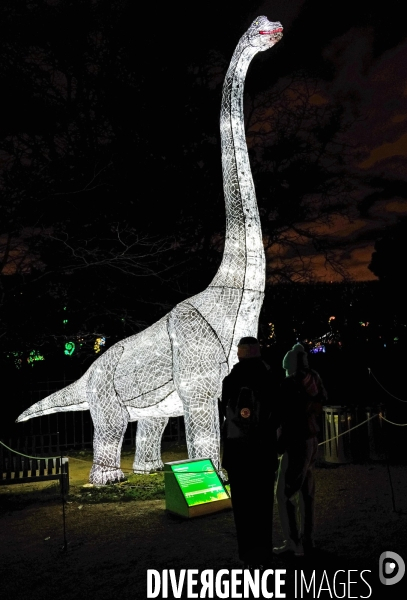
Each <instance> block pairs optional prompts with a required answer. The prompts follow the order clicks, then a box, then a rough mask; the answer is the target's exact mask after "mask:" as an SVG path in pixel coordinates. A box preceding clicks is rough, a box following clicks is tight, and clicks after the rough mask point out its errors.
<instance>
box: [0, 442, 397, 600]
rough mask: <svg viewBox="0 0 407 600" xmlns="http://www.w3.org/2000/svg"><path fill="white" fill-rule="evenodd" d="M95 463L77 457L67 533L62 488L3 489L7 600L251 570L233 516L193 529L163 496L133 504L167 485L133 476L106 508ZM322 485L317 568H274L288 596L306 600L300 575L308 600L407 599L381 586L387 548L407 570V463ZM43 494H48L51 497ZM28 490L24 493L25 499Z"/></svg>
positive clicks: (355, 470)
mask: <svg viewBox="0 0 407 600" xmlns="http://www.w3.org/2000/svg"><path fill="white" fill-rule="evenodd" d="M182 458H186V452H185V448H183V447H181V448H172V449H170V450H169V451H167V452H165V453H164V456H163V459H164V462H165V461H172V460H180V459H182ZM90 461H91V457H90V456H88V455H86V454H82V455H78V454H76V455H75V456H72V457H71V458H70V494H69V497H68V498H67V503H66V504H65V534H64V521H63V504H62V501H61V498H60V496H59V495H58V493H57V491H58V490H57V487H56V486H55V485H54V484H52V485H51V486H50V484H49V483H42V484H37V486H35V487H36V489H34V487H33V486H32V485H31V484H23V485H21V484H20V485H18V486H10V487H8V488H5V487H3V488H0V500H1V501H2V509H1V511H0V539H1V542H2V543H1V545H0V564H1V567H2V569H1V570H2V576H1V579H0V598H1V599H2V600H11V599H14V598H17V599H18V600H25V599H26V598H27V599H28V598H29V599H30V600H37V599H38V600H39V599H45V600H47V599H48V598H58V599H59V600H79V599H80V600H83V599H85V600H92V599H93V598H95V599H96V598H97V599H98V600H105V599H106V600H108V599H111V598H116V596H117V597H120V599H124V600H126V599H127V598H128V599H132V600H135V599H144V598H147V592H146V581H147V570H148V569H156V570H158V571H162V570H163V569H176V570H177V573H178V572H179V569H187V568H190V569H192V568H195V569H199V570H200V571H202V570H203V569H215V570H218V569H222V568H224V569H239V568H241V567H242V564H241V563H240V561H239V559H238V558H237V551H236V537H235V530H234V523H233V514H232V512H231V511H230V510H228V511H223V512H218V513H213V514H211V515H206V516H203V517H198V518H193V519H188V520H186V519H183V518H181V517H177V516H173V515H171V514H169V513H167V512H166V509H165V500H164V499H163V498H162V493H161V497H160V498H159V499H155V500H132V499H130V498H129V496H128V494H129V490H130V491H131V490H135V489H136V487H137V486H141V487H142V488H144V490H145V497H148V492H149V489H150V491H151V490H152V491H153V493H154V489H156V487H157V486H156V480H154V477H155V476H144V477H142V478H137V477H136V476H133V477H131V478H130V484H125V485H124V486H123V485H122V486H116V487H114V486H111V490H110V491H109V494H108V495H106V501H101V497H98V496H97V494H98V491H97V490H95V488H93V489H92V488H89V487H83V486H84V485H86V483H87V477H88V473H89V469H90ZM131 464H132V456H131V455H130V454H129V453H125V454H124V455H123V462H122V467H123V470H124V471H125V472H130V471H131ZM265 476H269V474H266V473H265ZM148 477H151V479H148ZM157 477H160V475H159V476H157ZM315 477H316V484H317V499H316V504H317V511H316V512H317V519H316V544H317V549H316V552H315V554H314V556H313V557H310V558H309V559H301V558H297V559H294V558H291V559H290V558H284V557H279V558H278V559H277V560H276V561H275V563H274V566H273V568H274V569H286V574H285V575H284V577H286V585H285V587H284V588H282V589H283V591H284V589H285V590H286V591H287V592H288V593H287V595H286V597H287V598H294V597H301V596H300V592H299V591H297V594H298V595H297V596H295V595H293V594H294V591H293V590H294V588H293V585H294V578H295V571H296V572H297V573H300V571H301V572H304V574H307V573H308V574H309V577H311V573H312V570H313V569H315V570H316V579H315V582H316V591H315V592H313V594H314V596H313V595H310V596H307V595H306V594H305V592H304V595H305V596H304V597H320V598H332V597H333V598H335V597H341V596H342V597H352V596H353V597H371V598H379V596H380V597H381V596H382V594H383V589H385V592H386V594H385V595H386V598H390V597H393V596H392V594H394V597H400V595H401V591H402V586H403V584H404V583H405V581H406V579H407V575H406V577H405V578H404V581H401V582H400V583H398V584H396V585H394V586H386V588H384V586H383V585H382V584H380V583H379V581H378V569H379V557H380V554H381V553H382V552H384V551H389V550H390V551H393V552H397V553H398V554H399V555H400V556H401V557H403V558H404V561H405V562H407V493H406V492H407V466H406V465H404V464H399V465H395V464H392V465H389V466H387V465H386V463H381V462H380V463H372V462H371V463H365V464H344V465H324V464H322V463H321V464H319V466H318V467H317V468H316V469H315ZM149 482H150V483H149ZM126 486H127V490H126V492H124V491H123V490H124V489H125V488H126ZM41 487H42V488H46V489H45V490H42V491H41V492H39V491H38V488H41ZM158 487H159V486H158ZM16 488H18V489H19V490H21V491H19V492H18V494H19V497H18V496H16ZM27 488H28V491H27ZM253 490H254V493H256V494H258V506H259V510H264V511H266V510H272V509H273V508H274V521H275V529H274V545H278V544H279V543H281V541H282V539H281V530H280V527H279V523H278V517H277V511H276V507H275V506H274V507H273V506H272V505H271V503H270V500H269V499H268V498H263V497H262V495H261V482H253ZM23 492H24V493H23ZM125 493H126V494H127V496H124V494H125ZM158 495H159V496H160V494H158ZM102 500H103V498H102ZM248 518H250V516H249V515H248ZM65 541H66V546H65V548H64V545H65ZM324 570H325V571H326V573H327V577H328V579H327V580H325V583H324V584H322V581H321V582H319V579H318V578H321V577H322V575H323V571H324ZM339 570H343V571H345V574H343V573H342V572H341V573H340V574H339V575H340V576H341V577H342V576H343V577H345V576H346V577H349V579H350V580H351V581H354V580H356V581H357V582H358V584H354V585H353V584H352V585H351V586H350V587H349V584H346V585H347V586H348V588H347V590H346V595H345V596H344V590H345V588H344V587H343V586H342V587H340V586H339V584H338V581H339V580H340V577H339V575H337V579H336V581H337V583H336V588H335V590H334V589H333V576H334V574H335V573H336V572H338V571H339ZM362 570H367V571H366V572H365V577H366V580H367V582H368V584H369V585H367V584H365V583H363V580H361V578H360V572H361V571H362ZM369 571H371V572H369ZM298 576H299V575H298ZM305 577H307V575H305ZM307 581H308V580H307ZM343 581H345V579H343ZM327 582H328V583H327ZM327 585H328V587H329V588H331V589H330V591H329V590H328V588H327ZM320 586H322V587H321V590H320V591H318V590H319V587H320ZM355 592H356V593H355ZM158 597H162V596H161V595H160V596H158ZM168 597H170V598H171V597H173V596H172V595H171V594H169V596H168ZM182 597H187V596H182ZM215 597H216V596H215ZM224 597H231V596H229V595H226V596H224Z"/></svg>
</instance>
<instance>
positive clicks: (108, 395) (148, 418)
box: [18, 17, 282, 485]
mask: <svg viewBox="0 0 407 600" xmlns="http://www.w3.org/2000/svg"><path fill="white" fill-rule="evenodd" d="M281 37H282V27H281V24H280V23H272V22H270V21H268V19H267V18H266V17H258V18H257V19H256V20H255V21H254V22H253V23H252V25H251V26H250V27H249V29H248V30H247V32H246V33H245V34H244V35H243V36H242V37H241V39H240V41H239V43H238V45H237V47H236V50H235V52H234V54H233V56H232V59H231V62H230V65H229V69H228V71H227V73H226V77H225V82H224V85H223V92H222V104H221V114H220V133H221V153H222V173H223V188H224V196H225V207H226V235H225V245H224V253H223V258H222V262H221V264H220V267H219V269H218V271H217V273H216V275H215V277H214V279H213V280H212V282H211V283H210V284H209V286H208V287H207V288H206V289H205V290H204V291H202V292H201V293H199V294H197V295H196V296H193V297H192V298H189V299H187V300H185V301H183V302H181V303H179V304H178V305H177V306H175V307H174V308H173V309H172V310H171V311H170V312H169V313H168V314H167V315H165V316H164V317H163V318H162V319H160V320H159V321H158V322H156V323H154V324H153V325H151V326H150V327H148V328H147V329H145V330H144V331H142V332H140V333H138V334H136V335H134V336H131V337H129V338H127V339H125V340H122V341H120V342H117V343H116V344H114V345H113V346H111V347H110V348H108V349H107V350H106V351H105V352H103V353H101V355H100V356H99V357H98V358H97V360H96V361H95V362H94V363H93V364H92V365H91V366H90V368H89V369H88V371H87V372H86V373H85V374H84V375H83V376H82V377H81V379H79V380H78V381H77V382H75V383H73V384H71V385H70V386H68V387H66V388H64V389H62V390H60V391H59V392H56V393H55V394H52V395H51V396H48V397H47V398H45V399H44V400H41V401H40V402H38V403H37V404H35V405H33V406H32V407H31V408H29V409H28V410H26V411H25V412H24V413H22V414H21V415H20V416H19V418H18V421H24V420H26V419H29V418H31V417H33V416H37V415H41V414H50V413H52V412H60V411H69V410H85V409H86V408H89V409H90V411H91V416H92V420H93V425H94V443H93V447H94V460H93V466H92V469H91V473H90V481H91V483H94V484H96V485H103V484H106V483H108V482H112V481H118V480H120V479H121V478H122V477H123V472H122V471H121V469H120V451H121V444H122V440H123V435H124V432H125V430H126V427H127V423H128V422H129V421H135V420H138V424H137V434H136V454H135V459H134V463H133V470H134V471H135V472H145V471H151V470H154V469H157V468H162V465H163V463H162V461H161V453H160V443H161V435H162V432H163V430H164V427H165V425H166V423H167V422H168V417H174V416H178V415H182V414H184V420H185V434H186V441H187V447H188V455H189V458H191V459H193V458H202V457H205V458H211V459H212V462H213V464H214V465H215V467H219V464H220V457H219V449H220V438H219V421H218V397H219V396H220V393H221V386H222V381H223V378H224V377H225V376H226V375H227V374H228V372H229V371H230V369H231V368H232V367H233V365H234V364H235V363H236V361H237V344H238V342H239V340H240V338H242V337H244V336H257V330H258V320H259V314H260V309H261V306H262V303H263V296H264V288H265V254H264V246H263V238H262V232H261V225H260V218H259V213H258V208H257V201H256V195H255V190H254V183H253V179H252V175H251V171H250V163H249V157H248V152H247V145H246V137H245V131H244V115H243V89H244V82H245V78H246V73H247V69H248V67H249V64H250V63H251V61H252V59H253V58H254V56H255V55H256V54H257V53H258V52H261V51H264V50H267V49H269V48H271V47H272V46H274V44H275V43H276V42H278V41H279V39H281ZM102 465H103V466H102Z"/></svg>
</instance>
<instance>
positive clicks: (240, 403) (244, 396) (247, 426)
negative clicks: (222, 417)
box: [226, 387, 260, 439]
mask: <svg viewBox="0 0 407 600" xmlns="http://www.w3.org/2000/svg"><path fill="white" fill-rule="evenodd" d="M259 423H260V403H259V401H258V400H256V393H255V391H254V390H252V389H251V388H248V387H242V388H241V389H240V392H239V396H238V398H237V402H236V405H235V406H234V403H231V402H230V401H229V403H228V405H227V407H226V437H227V438H228V439H239V438H247V437H252V436H254V435H255V434H256V432H257V431H258V428H259Z"/></svg>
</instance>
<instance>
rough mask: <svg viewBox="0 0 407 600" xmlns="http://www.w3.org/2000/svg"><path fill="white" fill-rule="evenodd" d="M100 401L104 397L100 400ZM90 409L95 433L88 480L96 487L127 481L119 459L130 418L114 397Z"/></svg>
mask: <svg viewBox="0 0 407 600" xmlns="http://www.w3.org/2000/svg"><path fill="white" fill-rule="evenodd" d="M98 399H99V400H101V397H100V396H99V398H98ZM104 400H105V402H103V405H102V407H101V406H100V405H96V406H92V407H91V415H92V421H93V424H94V433H93V464H92V469H91V471H90V475H89V481H90V482H91V483H94V484H95V485H105V484H107V483H117V482H118V481H122V480H124V479H125V476H124V473H123V471H122V470H121V469H120V456H121V448H122V443H123V437H124V434H125V432H126V428H127V422H128V416H127V413H126V411H125V410H123V408H122V407H121V406H120V405H119V404H118V403H117V402H114V401H112V400H114V399H112V398H108V399H106V398H105V399H104Z"/></svg>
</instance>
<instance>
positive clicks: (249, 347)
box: [237, 336, 261, 360]
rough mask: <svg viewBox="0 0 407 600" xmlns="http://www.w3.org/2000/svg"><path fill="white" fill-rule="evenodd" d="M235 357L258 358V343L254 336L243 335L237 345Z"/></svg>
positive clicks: (240, 358)
mask: <svg viewBox="0 0 407 600" xmlns="http://www.w3.org/2000/svg"><path fill="white" fill-rule="evenodd" d="M237 357H238V359H239V360H246V359H249V358H260V357H261V352H260V344H259V342H258V340H257V339H256V338H255V337H251V336H247V337H243V338H242V339H241V340H240V342H239V343H238V345H237Z"/></svg>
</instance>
